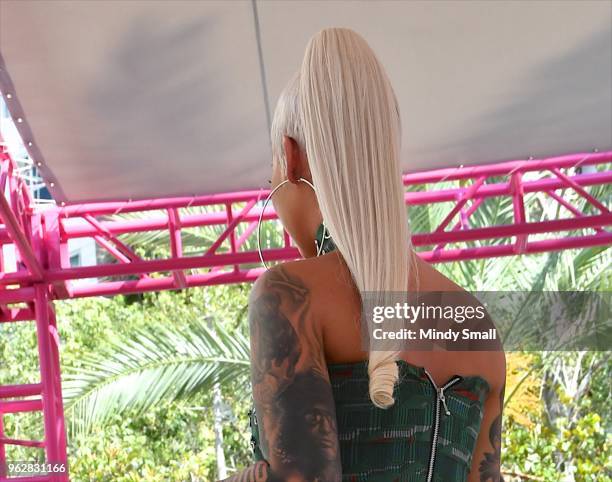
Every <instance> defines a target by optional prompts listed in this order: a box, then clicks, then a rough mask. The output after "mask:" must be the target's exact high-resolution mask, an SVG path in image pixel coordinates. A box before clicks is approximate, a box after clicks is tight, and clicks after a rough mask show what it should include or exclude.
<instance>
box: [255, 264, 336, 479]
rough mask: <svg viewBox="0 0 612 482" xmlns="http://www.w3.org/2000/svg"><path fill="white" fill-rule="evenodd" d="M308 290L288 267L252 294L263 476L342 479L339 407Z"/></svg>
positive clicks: (273, 272) (273, 273)
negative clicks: (335, 401)
mask: <svg viewBox="0 0 612 482" xmlns="http://www.w3.org/2000/svg"><path fill="white" fill-rule="evenodd" d="M309 303H310V293H309V290H308V288H307V287H306V286H305V285H304V284H303V282H302V281H301V280H300V279H298V278H297V277H295V276H291V275H290V274H289V273H288V272H287V271H286V269H285V268H283V267H276V268H275V269H273V270H271V271H269V272H267V273H266V274H265V275H264V278H262V280H261V283H260V285H259V286H258V287H257V290H256V292H254V293H253V296H252V299H251V307H250V310H249V325H250V330H251V364H252V369H251V371H252V382H253V397H254V400H255V409H256V414H257V421H258V430H259V435H260V437H259V438H260V443H261V450H262V454H263V456H264V457H265V459H266V461H267V462H268V463H269V467H268V472H269V473H268V474H267V476H268V480H272V479H271V478H272V477H274V478H275V480H276V479H278V480H292V479H294V478H295V479H296V480H308V481H316V482H327V481H337V480H340V479H341V478H342V476H341V469H340V450H339V446H338V435H337V426H336V411H335V404H334V399H333V395H332V391H331V386H330V383H329V377H328V373H327V368H326V366H325V361H324V355H323V352H322V344H321V340H320V336H318V335H317V331H316V329H315V323H314V320H313V316H312V313H311V311H310V304H309Z"/></svg>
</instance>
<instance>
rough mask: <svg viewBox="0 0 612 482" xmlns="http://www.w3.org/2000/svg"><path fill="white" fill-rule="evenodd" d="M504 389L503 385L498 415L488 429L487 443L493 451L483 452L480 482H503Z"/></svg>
mask: <svg viewBox="0 0 612 482" xmlns="http://www.w3.org/2000/svg"><path fill="white" fill-rule="evenodd" d="M505 389H506V385H505V384H504V385H503V386H502V388H501V392H500V395H499V400H500V401H499V415H498V416H497V417H496V418H495V420H493V422H492V423H491V427H490V428H489V441H490V442H491V447H493V451H492V452H485V454H484V458H483V459H482V461H481V462H480V467H479V471H480V482H489V481H491V482H504V478H503V477H502V475H501V431H502V412H503V408H504V394H505Z"/></svg>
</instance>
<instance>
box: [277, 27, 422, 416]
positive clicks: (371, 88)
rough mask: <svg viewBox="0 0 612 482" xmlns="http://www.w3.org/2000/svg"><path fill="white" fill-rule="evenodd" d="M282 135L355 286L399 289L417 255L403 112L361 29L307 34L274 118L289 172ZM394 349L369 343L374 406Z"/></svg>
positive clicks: (389, 374)
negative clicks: (299, 155)
mask: <svg viewBox="0 0 612 482" xmlns="http://www.w3.org/2000/svg"><path fill="white" fill-rule="evenodd" d="M283 135H287V136H289V137H292V138H294V139H295V140H296V141H297V143H298V145H299V146H300V148H301V149H302V150H304V151H305V153H306V156H307V158H308V163H309V167H310V171H311V173H312V179H313V184H314V186H315V189H316V195H317V200H318V203H319V207H320V209H321V214H322V216H323V220H324V222H325V225H326V227H327V228H328V230H329V232H330V234H331V236H332V239H333V240H334V243H335V245H336V247H337V249H338V251H339V252H340V254H341V256H342V258H343V259H344V261H345V263H346V265H347V266H348V269H349V270H350V272H351V276H352V278H353V281H354V283H355V284H356V286H357V288H358V290H359V291H360V293H363V292H376V293H381V294H382V293H389V292H398V291H401V292H405V291H406V290H407V289H408V279H409V270H410V269H413V267H414V263H413V262H414V259H413V258H412V257H411V256H410V253H411V252H412V251H411V250H410V249H409V248H410V236H409V228H408V218H407V210H406V206H405V203H404V188H403V185H402V182H401V168H400V161H399V156H400V143H401V119H400V113H399V107H398V103H397V98H396V96H395V92H394V91H393V88H392V86H391V84H390V81H389V78H388V77H387V74H386V72H385V70H384V68H383V66H382V64H381V63H380V61H379V60H378V58H377V57H376V55H375V53H374V52H373V51H372V49H371V48H370V46H369V45H368V43H367V42H366V41H365V39H364V38H363V37H361V36H360V35H359V34H357V33H356V32H355V31H353V30H351V29H349V28H326V29H323V30H321V31H320V32H318V33H317V34H315V35H314V36H313V37H312V38H311V39H310V41H309V43H308V45H307V47H306V52H305V54H304V59H303V62H302V65H301V68H300V70H299V71H298V72H297V73H296V75H294V77H293V78H292V79H291V80H290V82H289V83H288V84H287V86H286V87H285V89H284V91H283V92H282V94H281V96H280V98H279V100H278V104H277V107H276V110H275V113H274V118H273V122H272V128H271V140H272V154H273V159H274V162H280V165H281V167H282V169H283V172H285V173H286V160H285V155H284V151H283V143H282V137H283ZM383 296H384V295H383ZM368 333H371V330H368ZM398 354H399V352H398V351H394V350H391V349H389V350H386V349H380V346H379V345H377V350H376V351H374V350H372V349H370V354H369V362H368V373H369V377H370V380H369V392H370V398H371V400H372V402H373V403H374V404H375V405H376V406H378V407H380V408H387V407H389V406H391V405H393V403H394V398H393V391H394V387H395V382H396V381H397V379H398V367H397V364H396V360H397V358H398Z"/></svg>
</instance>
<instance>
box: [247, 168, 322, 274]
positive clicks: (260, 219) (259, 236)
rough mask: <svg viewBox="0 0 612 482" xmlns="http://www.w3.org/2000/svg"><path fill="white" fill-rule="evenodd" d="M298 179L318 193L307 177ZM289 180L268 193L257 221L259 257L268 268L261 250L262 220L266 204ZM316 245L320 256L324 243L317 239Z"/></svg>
mask: <svg viewBox="0 0 612 482" xmlns="http://www.w3.org/2000/svg"><path fill="white" fill-rule="evenodd" d="M298 181H301V182H305V183H306V184H308V185H309V186H310V187H311V188H312V190H313V191H314V192H315V195H316V193H317V191H316V189H315V187H314V186H313V185H312V183H311V182H310V181H308V180H307V179H304V178H303V177H300V178H299V179H298ZM288 182H290V181H289V179H285V180H284V181H283V182H281V183H280V184H279V185H278V186H276V187H275V188H274V189H272V191H270V194H268V197H267V198H266V200H265V201H264V204H263V207H262V208H261V213H260V214H259V221H258V222H257V251H258V252H259V259H260V260H261V264H263V265H264V267H265V268H266V269H270V268H269V267H268V265H267V264H266V262H265V261H264V259H263V253H262V252H261V221H262V220H263V215H264V213H265V211H266V206H267V205H268V203H269V202H270V199H272V196H274V193H275V192H276V191H278V190H279V189H280V188H281V187H282V186H283V185H284V184H286V183H288ZM323 227H324V228H325V225H323ZM323 232H325V229H323ZM315 246H316V247H317V256H319V255H320V254H321V252H322V250H323V243H320V246H319V243H317V240H315Z"/></svg>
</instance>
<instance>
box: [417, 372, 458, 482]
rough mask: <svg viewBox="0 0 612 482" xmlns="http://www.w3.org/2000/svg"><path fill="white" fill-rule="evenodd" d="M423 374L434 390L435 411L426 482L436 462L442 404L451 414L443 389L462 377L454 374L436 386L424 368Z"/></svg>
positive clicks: (445, 411) (446, 411) (429, 480)
mask: <svg viewBox="0 0 612 482" xmlns="http://www.w3.org/2000/svg"><path fill="white" fill-rule="evenodd" d="M425 375H427V378H429V381H430V382H431V384H432V385H433V387H434V391H435V392H436V412H435V419H434V427H433V435H432V437H431V452H430V454H429V465H428V468H427V478H426V479H425V480H426V482H431V481H432V480H433V470H434V465H435V463H436V446H437V444H438V432H439V430H440V416H441V408H442V406H444V413H445V414H446V415H447V416H448V415H450V414H451V413H450V411H449V409H448V406H447V405H446V397H445V396H444V390H446V389H447V388H449V387H451V386H452V385H454V384H455V383H457V382H460V381H461V380H462V377H460V376H458V375H456V376H454V377H453V378H451V379H450V380H449V381H448V382H446V383H445V384H444V385H443V386H442V387H438V386H437V385H436V382H434V379H433V378H432V376H431V375H430V374H429V372H428V371H427V370H425Z"/></svg>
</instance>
